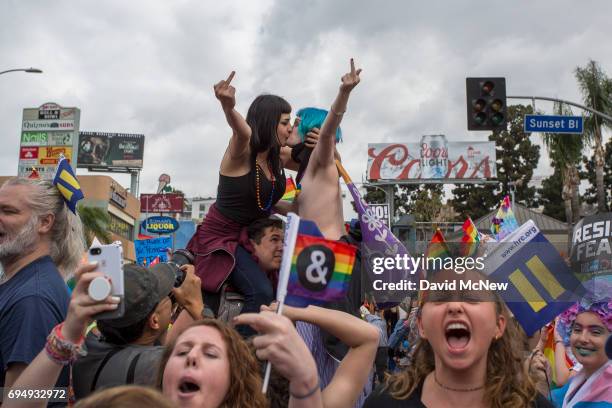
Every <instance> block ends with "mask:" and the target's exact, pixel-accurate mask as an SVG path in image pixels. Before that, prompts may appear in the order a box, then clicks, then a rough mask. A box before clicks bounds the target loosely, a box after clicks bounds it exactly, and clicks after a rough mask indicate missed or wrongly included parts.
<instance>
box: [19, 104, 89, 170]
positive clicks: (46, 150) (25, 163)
mask: <svg viewBox="0 0 612 408" xmlns="http://www.w3.org/2000/svg"><path fill="white" fill-rule="evenodd" d="M80 116H81V112H80V110H79V109H78V108H74V107H72V108H66V107H63V106H60V105H58V104H57V103H53V102H49V103H45V104H42V105H41V106H39V107H37V108H26V109H24V110H23V120H22V126H21V139H20V141H21V143H20V147H19V164H18V167H17V175H18V176H20V177H28V176H29V175H30V174H31V173H32V170H33V169H36V170H37V171H38V173H39V175H40V177H41V178H43V179H52V178H53V176H54V174H55V168H56V166H57V163H58V161H59V158H60V157H61V156H62V155H63V156H64V157H66V158H67V159H68V160H69V161H70V162H71V163H75V162H76V153H77V148H76V147H77V143H78V135H79V121H80Z"/></svg>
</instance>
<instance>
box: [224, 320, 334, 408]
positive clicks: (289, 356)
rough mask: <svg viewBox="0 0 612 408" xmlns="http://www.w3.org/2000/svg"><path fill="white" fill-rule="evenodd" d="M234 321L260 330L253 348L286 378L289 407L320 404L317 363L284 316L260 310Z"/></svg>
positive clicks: (306, 406)
mask: <svg viewBox="0 0 612 408" xmlns="http://www.w3.org/2000/svg"><path fill="white" fill-rule="evenodd" d="M234 324H248V325H250V326H251V327H252V328H254V329H255V330H257V331H258V332H259V335H258V336H256V337H254V338H253V347H255V350H256V351H255V353H256V354H257V358H259V359H260V360H268V361H270V362H271V363H272V366H273V367H274V369H275V370H278V372H279V373H280V374H281V375H282V376H283V377H285V378H286V379H287V380H289V407H290V408H317V407H322V406H324V405H322V400H321V389H320V386H319V376H318V374H317V366H316V364H315V362H314V359H313V358H312V354H310V351H309V350H308V347H306V344H304V341H303V340H302V338H301V337H300V335H299V334H298V333H297V331H296V330H295V327H293V324H292V323H291V321H290V320H289V319H287V318H286V317H284V316H281V315H278V314H276V313H272V312H270V311H263V312H261V313H243V314H241V315H238V316H236V317H235V318H234Z"/></svg>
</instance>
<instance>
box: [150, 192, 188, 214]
mask: <svg viewBox="0 0 612 408" xmlns="http://www.w3.org/2000/svg"><path fill="white" fill-rule="evenodd" d="M184 201H185V199H184V197H183V196H182V195H180V194H174V193H171V194H141V195H140V211H141V212H152V213H180V212H183V204H184Z"/></svg>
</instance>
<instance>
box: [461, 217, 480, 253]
mask: <svg viewBox="0 0 612 408" xmlns="http://www.w3.org/2000/svg"><path fill="white" fill-rule="evenodd" d="M462 229H463V237H462V238H461V242H462V245H461V253H462V254H463V255H464V256H472V255H474V254H475V253H476V252H477V250H478V243H479V242H480V238H481V237H480V232H478V229H477V228H476V225H474V222H473V221H472V219H471V218H470V217H468V219H467V220H465V222H464V223H463V226H462Z"/></svg>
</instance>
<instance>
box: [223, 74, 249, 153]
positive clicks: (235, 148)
mask: <svg viewBox="0 0 612 408" xmlns="http://www.w3.org/2000/svg"><path fill="white" fill-rule="evenodd" d="M235 74H236V72H235V71H232V72H231V73H230V74H229V77H227V79H226V80H222V81H219V82H218V83H216V84H215V86H214V90H215V97H216V98H217V99H218V100H219V102H221V108H222V109H223V113H224V114H225V119H226V120H227V123H228V125H229V126H230V128H232V138H231V139H230V143H229V147H228V150H227V151H228V152H229V155H230V159H238V158H240V157H242V156H243V155H244V154H245V153H246V152H247V149H248V147H249V140H250V139H251V128H250V126H249V125H248V124H247V122H246V120H245V119H244V118H243V117H242V115H241V114H239V113H238V112H237V111H236V110H235V109H234V107H235V106H236V88H234V87H233V86H231V85H230V83H231V82H232V79H234V75H235Z"/></svg>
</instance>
